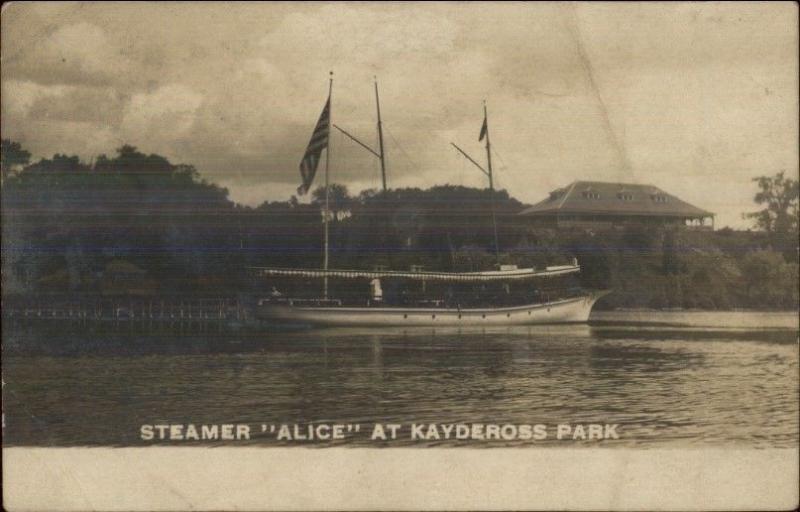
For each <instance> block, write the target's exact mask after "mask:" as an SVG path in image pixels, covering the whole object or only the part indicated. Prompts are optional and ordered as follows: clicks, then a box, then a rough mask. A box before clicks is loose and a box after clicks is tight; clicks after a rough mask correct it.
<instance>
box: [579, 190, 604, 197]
mask: <svg viewBox="0 0 800 512" xmlns="http://www.w3.org/2000/svg"><path fill="white" fill-rule="evenodd" d="M583 198H584V199H600V194H599V193H597V192H594V191H592V190H584V191H583Z"/></svg>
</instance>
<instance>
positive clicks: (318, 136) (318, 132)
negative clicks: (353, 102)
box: [297, 97, 331, 195]
mask: <svg viewBox="0 0 800 512" xmlns="http://www.w3.org/2000/svg"><path fill="white" fill-rule="evenodd" d="M330 110H331V99H330V97H328V101H327V102H325V108H323V109H322V114H320V116H319V121H317V125H316V126H315V127H314V133H312V134H311V140H310V141H308V147H307V148H306V153H305V154H304V155H303V160H302V161H301V162H300V176H302V177H303V184H302V185H300V186H299V187H298V188H297V193H298V194H300V195H303V194H305V193H307V192H308V190H309V189H310V188H311V183H312V182H313V181H314V175H316V174H317V165H319V161H320V156H321V155H322V150H323V149H325V148H326V147H328V130H329V128H328V122H329V120H330Z"/></svg>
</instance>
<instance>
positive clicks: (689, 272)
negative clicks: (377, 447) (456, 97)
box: [2, 141, 798, 309]
mask: <svg viewBox="0 0 800 512" xmlns="http://www.w3.org/2000/svg"><path fill="white" fill-rule="evenodd" d="M29 156H30V155H29V154H28V153H27V152H26V151H25V150H24V149H22V148H21V147H20V146H19V144H16V143H13V142H11V141H3V177H4V179H3V187H2V199H3V280H4V282H3V291H4V293H12V292H16V293H26V292H35V293H38V294H41V293H46V292H58V293H89V294H97V293H99V294H104V295H108V294H130V293H135V294H147V295H150V294H157V293H192V294H214V295H220V294H237V293H243V292H248V291H252V290H253V289H256V288H258V287H259V282H258V280H256V279H253V278H252V276H251V275H250V274H249V273H248V271H247V268H248V267H251V266H287V267H288V266H291V267H319V266H320V265H321V252H322V244H323V222H322V216H321V210H322V208H321V204H322V203H323V202H324V201H325V194H324V191H323V190H322V189H316V190H315V191H313V193H312V195H311V201H310V203H301V202H300V201H298V200H297V198H295V197H292V198H290V199H289V200H288V201H276V202H265V203H263V204H262V205H260V206H258V207H256V208H250V207H245V206H241V205H238V204H235V203H234V202H232V201H231V200H230V199H229V198H228V193H227V191H226V190H225V189H222V188H220V187H218V186H216V185H214V184H211V183H208V182H206V181H204V180H203V179H201V177H200V176H199V175H198V173H197V171H196V170H195V169H194V167H192V166H190V165H176V164H173V163H171V162H169V161H168V160H167V159H166V158H164V157H161V156H159V155H147V154H144V153H142V152H140V151H138V150H137V149H136V148H134V147H131V146H123V147H121V148H119V149H118V150H117V153H116V154H115V155H113V156H111V157H108V156H105V155H103V156H100V157H99V158H97V159H96V161H95V162H93V163H92V164H90V165H87V164H86V163H84V162H81V161H80V160H79V159H78V158H77V157H74V156H66V155H55V156H53V157H52V158H51V159H42V160H40V161H38V162H35V163H29ZM762 188H763V187H762ZM328 201H329V204H330V209H331V212H332V214H331V218H330V223H329V227H330V247H331V263H330V266H331V267H332V268H373V267H376V266H384V267H386V268H395V269H408V268H409V267H410V266H412V265H415V266H422V267H424V268H425V269H428V270H435V269H439V270H482V269H486V268H489V267H490V266H492V265H493V264H495V263H496V262H497V261H498V259H499V261H500V262H501V263H514V264H518V265H520V266H536V267H542V266H545V265H553V264H561V263H565V262H568V261H571V259H572V258H573V257H577V258H578V259H579V261H580V263H581V265H582V267H583V272H582V273H581V280H582V282H583V284H584V286H586V287H590V288H611V289H613V290H614V291H615V293H613V294H611V295H609V296H608V297H606V299H604V301H603V303H601V304H600V307H603V306H605V307H654V308H662V307H683V308H710V309H728V308H733V307H749V308H796V307H797V304H798V294H797V282H798V275H797V272H798V270H797V269H798V265H797V249H796V243H795V245H793V246H792V245H791V244H790V245H786V242H785V241H786V238H785V237H784V238H780V239H776V238H775V237H774V236H773V233H774V231H775V229H772V230H767V229H764V230H760V231H753V232H749V231H747V232H741V231H738V232H737V231H731V230H720V231H717V232H713V233H711V232H693V231H687V230H683V229H680V230H660V231H659V230H652V229H648V230H645V229H641V228H636V227H631V228H627V229H624V230H621V231H612V232H607V233H602V234H596V233H592V232H589V231H583V230H573V231H558V232H557V231H554V230H548V229H540V228H532V227H531V226H529V225H527V224H526V223H525V221H524V218H521V217H519V216H516V215H515V214H516V213H517V212H518V211H520V210H521V209H522V208H523V207H524V205H523V204H522V203H520V202H519V201H517V200H516V199H514V198H512V197H510V196H509V195H508V193H507V192H505V191H496V192H495V193H494V196H492V195H491V193H490V192H489V191H488V190H480V189H473V188H467V187H461V186H452V185H443V186H437V187H433V188H430V189H427V190H421V189H417V188H406V189H394V190H389V191H388V192H380V191H374V190H368V191H364V192H361V193H360V194H358V195H351V194H350V193H349V192H348V190H347V188H346V187H344V186H342V185H338V184H337V185H333V186H332V187H331V188H330V191H329V196H328ZM789 208H791V203H790V205H789ZM795 208H796V207H795ZM493 209H494V211H495V212H496V223H497V227H498V239H499V247H500V253H499V255H498V256H495V254H494V234H493V223H492V215H491V212H492V210H493ZM790 215H794V216H795V217H796V210H795V212H794V213H791V212H790ZM781 222H783V224H786V222H784V221H781ZM783 224H782V225H783ZM787 225H789V226H791V223H789V224H787ZM796 225H797V223H796V219H795V221H794V226H795V227H794V229H796ZM776 240H779V241H782V242H781V243H783V244H784V245H781V246H780V247H776ZM793 251H794V252H793Z"/></svg>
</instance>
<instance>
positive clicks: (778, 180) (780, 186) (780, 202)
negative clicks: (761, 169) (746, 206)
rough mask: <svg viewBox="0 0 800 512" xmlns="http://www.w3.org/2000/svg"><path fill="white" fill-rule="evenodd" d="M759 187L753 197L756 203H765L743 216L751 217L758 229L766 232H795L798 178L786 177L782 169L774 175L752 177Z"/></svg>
mask: <svg viewBox="0 0 800 512" xmlns="http://www.w3.org/2000/svg"><path fill="white" fill-rule="evenodd" d="M753 181H755V182H756V183H758V188H759V189H760V190H759V191H758V193H757V194H756V195H755V197H754V201H755V202H756V203H757V204H761V205H765V208H764V209H763V210H761V211H758V212H753V213H748V214H746V215H745V216H746V217H747V218H750V219H753V220H754V221H755V225H756V227H757V228H758V229H763V230H764V231H766V232H767V233H776V232H778V233H782V232H791V231H794V232H797V214H798V209H797V208H798V193H800V188H799V185H798V180H793V179H791V178H786V177H785V175H784V171H781V172H779V173H778V174H776V175H775V176H759V177H758V178H753Z"/></svg>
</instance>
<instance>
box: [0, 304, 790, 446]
mask: <svg viewBox="0 0 800 512" xmlns="http://www.w3.org/2000/svg"><path fill="white" fill-rule="evenodd" d="M642 322H645V323H642ZM797 340H798V328H797V315H796V314H795V313H778V314H775V313H710V314H709V313H703V314H696V315H695V314H692V313H653V312H647V313H642V312H630V313H620V312H615V313H606V314H602V313H601V314H596V315H593V324H592V325H560V326H533V327H513V328H493V329H486V330H481V329H471V330H464V329H461V330H459V329H455V328H454V329H436V330H433V329H430V328H419V329H408V328H396V329H381V330H375V329H373V330H366V329H344V328H340V329H327V330H302V331H295V332H246V331H241V332H221V331H218V330H215V329H214V328H211V327H206V328H203V329H200V328H197V327H192V328H188V327H185V328H183V329H177V328H171V329H167V328H158V327H151V326H144V325H138V324H123V325H120V326H116V327H114V326H85V325H84V326H75V325H73V326H69V325H58V326H56V325H55V324H48V325H45V326H41V325H35V326H26V327H24V328H16V329H7V330H6V332H4V347H3V351H4V354H3V356H4V357H3V379H4V382H5V385H4V387H3V407H4V413H5V417H4V420H5V428H4V443H5V444H6V445H35V446H80V445H112V446H142V445H145V444H148V443H145V442H144V441H142V440H141V439H140V431H139V429H140V426H141V425H142V424H154V423H171V424H188V423H192V424H198V425H199V424H220V423H241V424H248V425H252V426H253V428H254V429H257V428H258V427H259V426H260V425H271V424H295V423H297V424H301V425H306V424H308V423H312V424H320V423H345V424H346V423H350V424H361V425H363V428H364V429H368V428H370V429H371V424H373V423H374V422H383V423H391V422H396V423H401V424H404V425H408V424H410V423H414V422H415V423H437V424H445V423H465V424H472V423H494V424H505V423H509V424H515V425H520V424H544V425H547V426H548V428H549V429H550V428H552V429H554V428H555V425H556V424H560V423H568V424H572V425H575V424H589V423H601V424H605V423H608V424H618V425H619V427H618V431H619V434H620V435H619V437H620V438H619V439H618V440H613V439H612V440H604V441H601V442H599V443H600V444H601V445H603V446H639V447H662V448H663V447H673V446H674V447H691V446H696V447H703V446H709V445H715V446H724V445H730V446H736V447H764V448H766V447H796V446H797V445H798V343H797ZM201 442H202V441H201ZM206 442H207V443H211V444H221V443H222V442H220V441H206ZM246 442H250V443H257V444H264V445H274V444H277V443H278V441H276V440H275V439H274V436H273V437H269V436H254V437H253V438H252V439H251V440H250V441H235V442H234V443H237V444H240V443H246ZM178 443H179V444H184V445H185V444H192V443H191V442H188V443H187V442H185V441H184V442H178ZM564 443H569V444H566V445H565V444H564ZM289 444H292V443H289ZM294 444H295V445H296V444H297V443H296V442H294ZM337 444H346V445H349V446H359V445H362V446H363V445H366V446H380V445H382V444H387V445H392V446H402V445H410V446H428V445H444V446H455V445H469V446H480V447H492V446H510V445H512V446H513V445H525V446H555V445H558V446H583V445H589V444H592V445H593V446H597V445H598V442H597V441H580V440H579V441H564V440H561V441H558V440H556V439H554V438H553V437H552V436H549V437H548V439H546V440H540V441H536V442H531V441H521V440H512V441H506V440H493V441H490V442H476V441H469V440H439V441H436V440H431V441H419V440H416V441H411V440H409V439H408V437H407V436H405V437H403V438H402V439H398V440H397V441H393V442H387V443H376V442H373V441H370V440H369V439H368V436H366V435H352V436H349V437H348V438H347V439H345V440H342V441H336V442H330V441H329V442H325V443H319V444H313V445H314V446H331V445H337ZM305 445H308V444H305Z"/></svg>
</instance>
